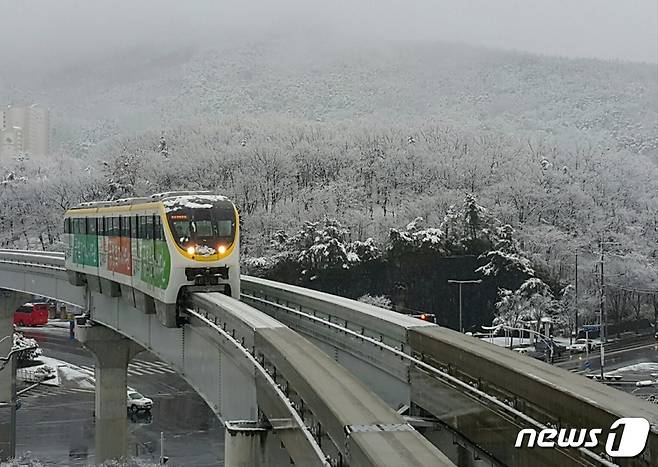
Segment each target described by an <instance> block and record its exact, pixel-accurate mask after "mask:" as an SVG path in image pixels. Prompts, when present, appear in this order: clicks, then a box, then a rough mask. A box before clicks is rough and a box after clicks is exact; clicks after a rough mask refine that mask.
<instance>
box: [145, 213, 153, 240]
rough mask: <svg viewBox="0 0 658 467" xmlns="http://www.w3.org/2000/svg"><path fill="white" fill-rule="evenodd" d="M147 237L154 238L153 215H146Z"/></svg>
mask: <svg viewBox="0 0 658 467" xmlns="http://www.w3.org/2000/svg"><path fill="white" fill-rule="evenodd" d="M146 239H147V240H151V239H153V216H146Z"/></svg>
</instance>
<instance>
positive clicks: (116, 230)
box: [112, 217, 121, 237]
mask: <svg viewBox="0 0 658 467" xmlns="http://www.w3.org/2000/svg"><path fill="white" fill-rule="evenodd" d="M119 235H121V223H120V221H119V217H113V218H112V236H114V237H118V236H119Z"/></svg>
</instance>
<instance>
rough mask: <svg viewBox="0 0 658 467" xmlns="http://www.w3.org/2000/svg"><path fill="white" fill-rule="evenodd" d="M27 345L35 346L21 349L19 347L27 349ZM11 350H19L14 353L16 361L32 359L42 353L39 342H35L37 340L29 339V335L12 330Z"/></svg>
mask: <svg viewBox="0 0 658 467" xmlns="http://www.w3.org/2000/svg"><path fill="white" fill-rule="evenodd" d="M29 347H36V348H34V349H31V350H21V349H28V348H29ZM12 350H19V352H18V353H17V354H16V358H17V359H18V361H19V362H20V361H28V360H34V359H36V358H38V357H40V356H41V355H43V351H42V350H41V348H40V347H39V344H37V341H35V340H34V339H31V338H29V337H25V336H23V334H21V333H20V332H14V344H13V346H12Z"/></svg>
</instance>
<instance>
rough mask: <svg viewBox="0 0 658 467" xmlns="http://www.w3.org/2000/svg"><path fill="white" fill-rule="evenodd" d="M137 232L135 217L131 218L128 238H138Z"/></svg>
mask: <svg viewBox="0 0 658 467" xmlns="http://www.w3.org/2000/svg"><path fill="white" fill-rule="evenodd" d="M137 231H138V228H137V216H133V217H132V218H131V220H130V238H138V237H137Z"/></svg>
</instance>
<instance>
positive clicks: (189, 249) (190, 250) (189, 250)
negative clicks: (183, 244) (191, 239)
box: [187, 246, 195, 256]
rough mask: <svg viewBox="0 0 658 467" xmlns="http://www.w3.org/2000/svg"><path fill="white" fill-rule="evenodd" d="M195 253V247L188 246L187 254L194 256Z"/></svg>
mask: <svg viewBox="0 0 658 467" xmlns="http://www.w3.org/2000/svg"><path fill="white" fill-rule="evenodd" d="M194 251H195V249H194V247H193V246H188V247H187V254H188V255H190V256H192V255H193V254H194Z"/></svg>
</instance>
